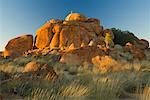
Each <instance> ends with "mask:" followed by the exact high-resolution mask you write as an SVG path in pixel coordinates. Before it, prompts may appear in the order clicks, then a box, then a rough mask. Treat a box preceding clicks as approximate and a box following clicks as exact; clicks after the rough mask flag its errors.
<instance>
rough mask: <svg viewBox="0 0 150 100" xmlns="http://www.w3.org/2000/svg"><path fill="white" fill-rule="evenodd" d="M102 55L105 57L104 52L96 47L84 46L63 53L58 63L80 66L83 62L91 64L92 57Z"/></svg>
mask: <svg viewBox="0 0 150 100" xmlns="http://www.w3.org/2000/svg"><path fill="white" fill-rule="evenodd" d="M102 55H105V52H104V51H103V50H101V49H100V48H98V47H97V46H84V47H80V48H78V49H72V50H69V51H67V52H65V53H64V54H63V55H62V57H61V59H60V62H62V63H66V64H73V65H80V64H82V63H84V62H88V63H92V58H93V57H95V56H102Z"/></svg>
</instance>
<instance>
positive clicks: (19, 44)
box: [4, 35, 33, 58]
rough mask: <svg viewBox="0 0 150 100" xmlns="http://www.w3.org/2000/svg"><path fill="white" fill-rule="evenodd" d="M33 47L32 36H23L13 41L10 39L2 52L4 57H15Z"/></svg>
mask: <svg viewBox="0 0 150 100" xmlns="http://www.w3.org/2000/svg"><path fill="white" fill-rule="evenodd" d="M32 47H33V36H32V35H23V36H20V37H17V38H14V39H11V40H10V41H9V42H8V43H7V45H6V47H5V50H4V57H7V56H8V57H13V58H14V57H17V56H20V55H22V54H23V53H24V52H26V51H27V50H30V49H32Z"/></svg>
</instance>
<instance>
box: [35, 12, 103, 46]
mask: <svg viewBox="0 0 150 100" xmlns="http://www.w3.org/2000/svg"><path fill="white" fill-rule="evenodd" d="M102 31H103V29H102V27H101V26H100V21H99V20H98V19H94V18H86V17H83V15H80V14H76V13H73V14H70V15H68V16H67V18H66V20H64V21H62V20H50V21H49V22H47V23H46V24H44V25H43V26H42V27H41V28H40V29H38V30H37V33H36V41H35V46H36V47H37V48H40V49H43V48H45V47H50V48H51V49H52V48H55V47H59V48H62V49H65V48H67V49H68V48H78V47H81V46H83V45H88V44H89V43H90V41H94V43H95V45H98V44H100V43H101V41H103V40H101V38H100V37H101V32H102Z"/></svg>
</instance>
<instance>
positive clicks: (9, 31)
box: [0, 0, 150, 50]
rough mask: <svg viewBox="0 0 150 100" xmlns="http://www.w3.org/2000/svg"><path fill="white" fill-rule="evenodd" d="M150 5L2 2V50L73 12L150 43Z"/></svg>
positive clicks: (129, 0) (140, 1)
mask: <svg viewBox="0 0 150 100" xmlns="http://www.w3.org/2000/svg"><path fill="white" fill-rule="evenodd" d="M149 5H150V0H0V50H3V49H4V46H5V45H6V43H7V42H8V41H9V40H10V39H11V38H14V37H16V36H19V35H22V34H33V35H35V32H36V30H37V29H38V28H39V27H40V26H41V25H43V24H44V23H45V22H46V21H48V20H50V19H52V18H55V19H64V18H65V17H66V15H67V14H68V13H69V12H70V11H73V12H77V13H82V14H84V15H86V16H87V17H93V18H98V19H100V21H101V24H102V25H103V26H104V28H112V27H115V28H120V29H122V30H129V31H131V32H133V33H135V35H136V36H138V37H139V38H145V39H148V40H149V41H150V6H149Z"/></svg>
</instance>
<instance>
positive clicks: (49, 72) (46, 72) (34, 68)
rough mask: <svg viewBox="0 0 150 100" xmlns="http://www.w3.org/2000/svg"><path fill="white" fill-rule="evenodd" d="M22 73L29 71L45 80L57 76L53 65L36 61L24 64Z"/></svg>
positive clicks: (53, 78)
mask: <svg viewBox="0 0 150 100" xmlns="http://www.w3.org/2000/svg"><path fill="white" fill-rule="evenodd" d="M23 73H31V74H33V75H35V76H39V77H41V78H45V79H46V80H55V79H56V78H57V77H58V76H57V74H56V72H55V71H54V69H53V67H51V66H49V65H48V64H43V63H40V62H36V61H31V62H29V63H28V64H26V66H25V67H24V70H23Z"/></svg>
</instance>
